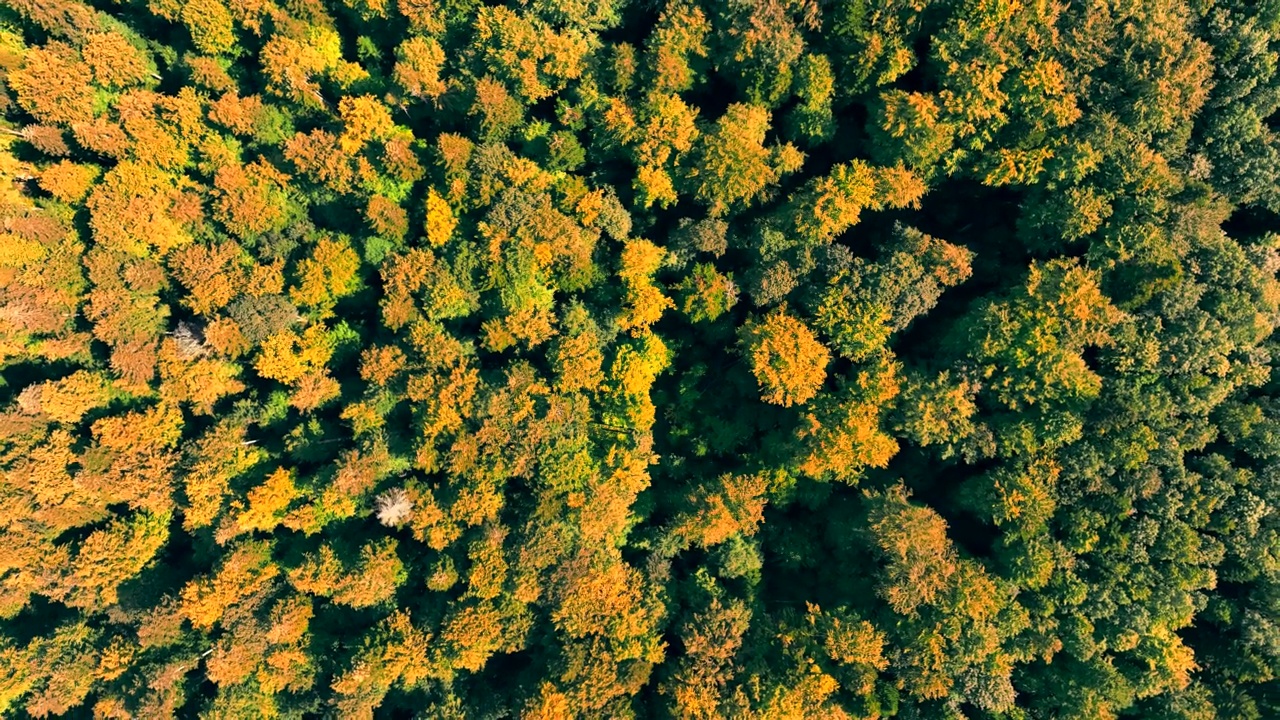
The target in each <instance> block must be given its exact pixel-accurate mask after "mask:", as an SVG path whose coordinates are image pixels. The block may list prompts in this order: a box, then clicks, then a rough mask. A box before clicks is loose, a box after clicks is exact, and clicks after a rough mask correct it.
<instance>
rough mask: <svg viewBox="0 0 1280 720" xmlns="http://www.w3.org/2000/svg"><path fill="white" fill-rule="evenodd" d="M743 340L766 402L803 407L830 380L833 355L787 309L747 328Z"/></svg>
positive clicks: (761, 395)
mask: <svg viewBox="0 0 1280 720" xmlns="http://www.w3.org/2000/svg"><path fill="white" fill-rule="evenodd" d="M741 340H742V345H743V350H744V352H745V354H746V355H747V361H748V362H749V363H750V365H751V371H752V372H753V373H754V374H755V376H756V381H757V382H758V383H759V384H760V397H761V399H762V400H764V401H765V402H768V403H773V404H774V405H781V406H783V407H791V406H792V405H797V404H799V405H802V404H804V403H806V402H808V401H809V400H810V399H812V398H813V397H814V396H815V395H816V394H817V393H818V390H819V389H820V388H821V387H822V384H823V382H825V381H826V378H827V364H828V363H829V362H830V361H831V353H830V352H829V351H828V350H827V348H826V347H824V346H823V345H822V343H821V342H819V341H818V339H817V338H816V337H814V335H813V331H811V330H810V329H809V328H808V327H807V326H806V325H805V324H804V322H802V321H801V320H799V319H798V318H796V317H795V316H793V315H789V314H788V313H787V312H786V311H785V310H784V309H778V310H775V311H773V312H771V313H769V314H768V315H766V316H765V317H764V319H762V320H756V321H754V322H752V323H751V324H749V325H747V326H745V329H744V331H743V333H742V336H741Z"/></svg>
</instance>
